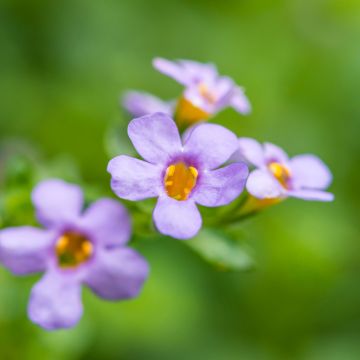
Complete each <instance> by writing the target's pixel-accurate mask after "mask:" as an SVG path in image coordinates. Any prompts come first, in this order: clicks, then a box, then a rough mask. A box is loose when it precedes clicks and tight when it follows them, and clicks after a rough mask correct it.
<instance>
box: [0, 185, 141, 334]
mask: <svg viewBox="0 0 360 360" xmlns="http://www.w3.org/2000/svg"><path fill="white" fill-rule="evenodd" d="M32 200H33V203H34V206H35V208H36V212H37V218H38V220H39V222H40V223H41V224H42V225H43V226H44V227H45V228H46V229H45V230H43V229H39V228H34V227H27V226H24V227H18V228H8V229H4V230H2V231H1V232H0V260H1V262H2V264H3V265H4V266H5V267H6V268H8V269H9V270H10V271H11V272H12V273H14V274H17V275H27V274H32V273H36V272H45V275H44V276H43V278H42V279H41V280H40V281H39V282H38V283H37V284H36V285H35V286H34V287H33V289H32V292H31V297H30V302H29V307H28V314H29V317H30V319H31V320H32V321H33V322H34V323H36V324H38V325H40V326H41V327H43V328H45V329H47V330H55V329H59V328H69V327H72V326H74V325H76V323H77V322H78V321H79V320H80V318H81V316H82V313H83V306H82V302H81V284H84V285H86V286H88V287H89V288H90V289H91V290H92V291H93V292H94V293H95V294H97V295H98V296H100V297H102V298H104V299H107V300H120V299H127V298H132V297H135V296H137V295H138V293H139V291H140V290H141V288H142V285H143V283H144V281H145V279H146V278H147V276H148V265H147V262H146V261H145V260H144V259H143V258H142V257H141V256H140V255H139V254H138V253H137V252H136V251H134V250H132V249H130V248H128V247H125V244H126V243H127V242H128V240H129V238H130V233H131V225H130V219H129V216H128V213H127V211H126V209H125V208H124V207H123V206H122V205H121V204H119V203H118V202H116V201H114V200H111V199H106V198H104V199H100V200H99V201H97V202H95V203H94V204H92V205H91V206H90V207H89V208H88V209H87V210H86V211H85V212H84V213H83V214H81V210H82V207H83V193H82V191H81V189H80V188H79V187H78V186H75V185H71V184H68V183H66V182H63V181H61V180H55V179H54V180H47V181H44V182H42V183H40V184H39V185H38V186H37V187H36V188H35V189H34V191H33V194H32Z"/></svg>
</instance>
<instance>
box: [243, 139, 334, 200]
mask: <svg viewBox="0 0 360 360" xmlns="http://www.w3.org/2000/svg"><path fill="white" fill-rule="evenodd" d="M238 155H240V158H242V159H243V160H245V161H247V162H248V163H249V164H250V165H253V166H254V167H255V168H256V169H255V170H253V171H252V172H251V173H250V175H249V178H248V180H247V183H246V188H247V190H248V192H249V193H250V194H251V195H252V196H254V197H256V198H258V199H276V198H277V199H281V198H285V197H287V196H291V197H296V198H300V199H304V200H318V201H332V200H333V199H334V195H333V194H331V193H329V192H326V191H324V190H326V188H327V187H328V186H329V185H330V183H331V181H332V175H331V172H330V170H329V169H328V167H327V166H326V165H325V164H324V163H323V162H322V161H321V160H320V159H319V158H318V157H317V156H315V155H310V154H305V155H297V156H294V157H293V158H291V159H290V158H289V157H288V155H287V154H286V153H285V151H284V150H282V149H281V148H279V147H278V146H276V145H274V144H271V143H265V144H264V145H262V144H259V143H258V142H257V141H256V140H254V139H250V138H240V139H239V152H238ZM236 158H237V159H239V158H238V157H236Z"/></svg>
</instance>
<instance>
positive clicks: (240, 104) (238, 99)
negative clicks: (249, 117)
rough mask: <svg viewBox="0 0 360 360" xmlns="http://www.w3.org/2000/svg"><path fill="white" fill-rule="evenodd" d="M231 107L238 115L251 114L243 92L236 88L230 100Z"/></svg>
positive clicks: (249, 105) (247, 100)
mask: <svg viewBox="0 0 360 360" xmlns="http://www.w3.org/2000/svg"><path fill="white" fill-rule="evenodd" d="M231 105H232V107H233V108H234V109H235V110H236V111H237V112H239V113H240V114H245V115H246V114H249V113H250V112H251V104H250V102H249V99H248V98H247V97H246V95H245V93H244V90H243V89H242V88H241V87H239V86H237V87H236V88H235V90H234V93H233V96H232V98H231Z"/></svg>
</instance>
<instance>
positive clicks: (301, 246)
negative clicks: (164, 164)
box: [0, 0, 360, 360]
mask: <svg viewBox="0 0 360 360" xmlns="http://www.w3.org/2000/svg"><path fill="white" fill-rule="evenodd" d="M359 38H360V3H359V1H358V0H251V1H250V0H224V1H221V2H216V1H209V0H198V1H191V0H172V1H166V0H153V1H145V0H131V1H127V0H122V1H115V0H104V1H91V0H87V1H85V0H71V1H70V0H63V1H60V2H58V1H49V0H27V1H25V0H3V1H1V3H0V46H1V56H0V78H1V81H0V94H1V96H0V140H1V143H2V144H6V145H1V150H0V151H1V153H0V184H1V193H0V209H3V206H4V204H7V205H6V206H8V207H9V209H10V211H7V212H6V217H7V218H6V219H5V214H4V212H3V211H2V210H0V222H1V225H2V226H3V225H4V224H5V223H6V224H16V223H21V222H27V223H30V222H32V221H34V219H33V216H32V212H31V204H30V195H29V191H30V189H31V188H32V186H33V185H34V184H35V183H36V182H37V181H38V180H39V179H42V178H44V177H48V176H60V177H62V178H65V179H67V180H71V181H75V182H78V183H80V184H82V185H84V184H86V194H87V198H88V200H89V201H90V200H93V199H96V198H97V196H99V195H108V196H112V195H111V191H110V189H109V176H108V174H107V173H106V165H107V162H108V160H109V157H110V155H111V156H113V155H114V154H115V153H116V152H117V151H120V150H119V149H120V147H121V146H123V145H124V143H123V142H121V141H120V139H122V138H124V135H125V134H124V129H123V128H122V125H121V124H123V123H124V122H126V121H127V119H125V118H124V117H123V114H122V112H121V111H120V110H119V96H120V95H121V93H122V92H123V91H125V90H126V89H129V88H133V89H140V90H145V91H149V92H153V93H154V94H156V95H158V96H162V97H163V98H164V99H171V98H174V97H176V96H178V94H179V91H180V89H181V88H180V87H179V86H178V85H177V84H175V83H174V82H173V81H171V80H170V79H168V78H166V77H164V76H162V75H161V74H159V73H156V71H154V70H153V69H152V68H151V59H152V58H153V57H154V56H164V57H168V58H189V59H195V60H199V61H213V62H215V63H216V64H217V65H218V67H219V70H220V72H221V73H224V74H227V75H230V76H232V77H233V78H234V79H235V80H236V81H237V82H238V83H239V84H242V85H244V87H245V88H246V90H247V94H248V96H249V98H250V100H251V102H252V105H253V109H254V111H253V114H252V115H251V116H249V117H240V116H238V115H237V114H236V113H235V112H234V111H232V110H227V111H224V112H223V113H222V114H220V116H218V117H217V118H216V121H217V122H219V123H222V124H223V125H225V126H228V127H229V128H230V129H232V130H234V131H236V132H237V133H238V134H239V135H242V136H243V135H245V136H252V137H256V138H258V139H259V140H260V141H265V140H267V141H272V142H275V143H278V144H279V145H281V146H283V147H284V148H285V149H287V150H288V151H289V153H290V154H291V155H293V154H297V153H304V152H311V153H316V154H318V155H319V156H320V157H321V158H323V159H324V161H325V162H326V163H328V164H329V166H330V168H331V169H332V170H333V173H334V179H335V181H334V184H333V186H332V188H331V190H332V191H333V192H334V193H335V194H336V201H335V202H334V203H332V204H319V203H309V202H301V201H299V200H297V201H296V200H289V201H286V202H284V203H282V204H280V205H277V206H275V207H273V208H272V209H268V210H266V211H265V212H264V213H263V214H261V215H260V216H258V217H257V218H255V219H254V220H248V221H246V222H245V223H244V224H243V226H241V228H240V229H241V230H239V227H238V226H234V227H233V228H232V234H231V236H232V237H233V238H235V239H236V238H237V236H236V235H237V234H238V237H241V236H245V238H246V239H247V243H248V244H251V247H252V254H253V255H254V256H255V261H256V263H257V269H256V271H251V272H236V271H229V272H222V271H217V270H216V269H214V268H213V267H211V266H208V264H206V263H205V262H201V261H199V259H198V256H197V255H196V254H195V252H194V251H193V249H191V248H189V247H188V246H184V243H183V242H181V241H175V240H172V239H169V238H166V237H152V238H149V239H146V241H145V240H144V241H136V240H141V239H137V238H135V244H136V246H137V248H138V249H139V250H140V251H141V252H142V253H143V254H144V256H146V257H147V258H148V260H149V262H150V264H151V277H150V278H149V281H148V282H147V284H146V286H145V288H144V291H143V293H142V295H141V296H140V297H139V298H138V299H136V300H135V301H127V302H120V303H108V302H104V301H101V300H100V299H97V298H96V297H95V296H93V295H92V294H90V293H89V292H88V291H86V290H85V291H84V302H85V315H84V318H83V319H82V321H81V323H80V324H79V326H77V327H76V328H75V329H73V330H70V331H67V332H64V331H60V332H57V333H46V332H44V331H43V330H41V329H38V328H37V327H36V326H35V325H33V324H31V323H30V322H29V321H28V320H27V319H26V304H27V299H28V295H29V291H30V288H31V286H32V284H33V283H34V282H35V281H36V280H37V279H38V276H34V277H29V278H24V279H23V278H15V277H13V276H11V275H10V274H9V273H8V272H7V271H5V270H3V269H1V271H0V284H1V286H0V335H1V336H0V348H1V359H6V360H7V359H11V360H12V359H21V360H28V359H49V360H63V359H66V360H71V359H147V360H151V359H156V360H159V359H172V360H177V359H179V360H180V359H181V360H182V359H189V360H191V359H207V360H219V359H221V360H223V359H225V360H233V359H234V360H235V359H236V360H237V359H239V358H241V359H246V360H248V359H249V360H263V359H264V360H268V359H275V360H277V359H285V360H287V359H291V360H297V359H300V360H357V359H359V358H360V286H359V279H360V276H359V274H360V243H359V238H360V236H359V235H360V231H359V220H358V216H359V210H360V209H359V207H360V205H359V204H360V201H359V200H360V196H359V195H360V190H359V187H358V184H359V183H360V170H359V161H360V142H359V140H358V134H359V131H360V123H359V118H360V107H359V100H358V89H359V84H360V67H359V61H360V43H359ZM109 129H110V130H109ZM116 133H118V134H119V137H118V138H117V136H116V135H114V134H116ZM15 139H26V141H24V140H20V141H19V140H15ZM104 139H105V140H104ZM109 139H110V140H109ZM9 146H10V148H9ZM5 148H6V150H4V149H5ZM34 149H36V150H34ZM129 150H130V151H131V149H129ZM4 179H7V180H6V181H4ZM126 205H127V206H129V207H132V206H140V207H142V209H143V210H144V211H145V210H146V209H149V208H151V205H152V204H151V203H144V204H139V205H134V204H130V203H127V204H126ZM19 208H21V209H23V210H24V211H23V210H22V211H18V209H19ZM11 209H13V210H11ZM146 211H147V210H146ZM206 213H207V212H206ZM21 214H28V215H26V218H22V215H21ZM134 221H135V222H136V225H137V226H139V229H140V228H141V229H142V231H143V234H146V233H147V229H148V228H147V227H148V226H151V225H150V221H149V222H148V223H144V221H143V219H141V218H140V219H134ZM219 230H221V229H217V231H219ZM240 231H241V232H240ZM211 236H212V235H211ZM215 244H216V240H215ZM200 245H201V242H200V244H198V246H200ZM212 256H213V255H211V254H210V257H212ZM219 261H220V262H222V260H219Z"/></svg>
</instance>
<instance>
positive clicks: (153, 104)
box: [122, 91, 175, 117]
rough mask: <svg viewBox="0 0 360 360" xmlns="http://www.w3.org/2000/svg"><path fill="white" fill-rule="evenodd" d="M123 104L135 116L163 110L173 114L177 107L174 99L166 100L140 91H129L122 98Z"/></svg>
mask: <svg viewBox="0 0 360 360" xmlns="http://www.w3.org/2000/svg"><path fill="white" fill-rule="evenodd" d="M122 105H123V106H124V108H125V109H126V110H127V111H128V112H129V114H131V115H132V116H133V117H140V116H145V115H150V114H153V113H156V112H162V113H164V114H167V115H169V116H172V115H173V113H174V109H175V102H174V101H164V100H161V99H160V98H158V97H156V96H154V95H151V94H148V93H146V92H140V91H128V92H126V93H125V94H124V96H123V98H122Z"/></svg>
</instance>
